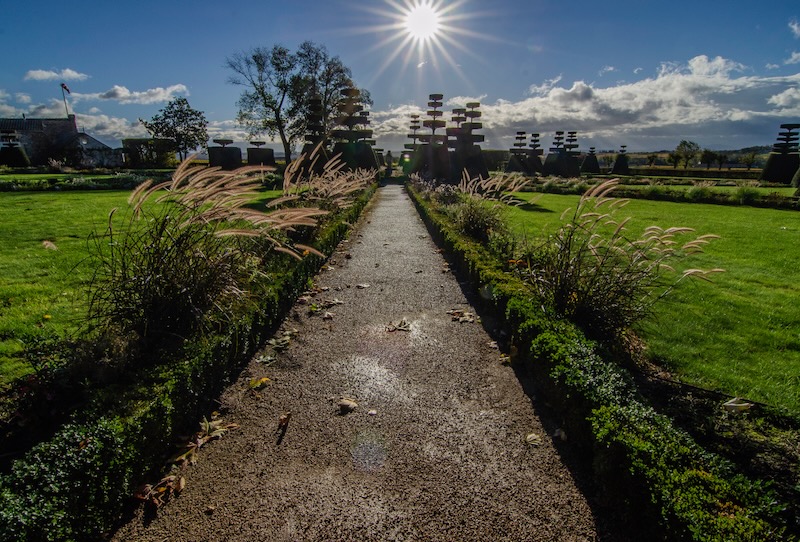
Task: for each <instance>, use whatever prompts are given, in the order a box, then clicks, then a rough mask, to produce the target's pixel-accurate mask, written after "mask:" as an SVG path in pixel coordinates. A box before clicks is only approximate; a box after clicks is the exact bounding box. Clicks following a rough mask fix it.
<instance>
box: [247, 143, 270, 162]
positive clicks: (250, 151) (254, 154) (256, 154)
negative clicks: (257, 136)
mask: <svg viewBox="0 0 800 542" xmlns="http://www.w3.org/2000/svg"><path fill="white" fill-rule="evenodd" d="M250 144H251V145H252V147H247V165H248V166H273V167H274V166H275V151H274V150H272V149H269V148H267V149H262V148H261V147H262V146H263V145H266V142H265V141H251V142H250Z"/></svg>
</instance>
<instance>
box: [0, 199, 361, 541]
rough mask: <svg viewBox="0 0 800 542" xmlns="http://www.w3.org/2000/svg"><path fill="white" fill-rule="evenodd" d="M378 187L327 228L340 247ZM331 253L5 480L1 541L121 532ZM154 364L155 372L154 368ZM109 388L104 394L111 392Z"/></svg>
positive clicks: (87, 413) (330, 245)
mask: <svg viewBox="0 0 800 542" xmlns="http://www.w3.org/2000/svg"><path fill="white" fill-rule="evenodd" d="M374 192H375V185H373V186H372V187H371V188H369V189H368V190H367V191H365V193H364V194H362V195H361V196H360V197H359V198H358V200H357V201H356V202H355V204H354V205H352V206H351V207H349V208H348V209H346V210H345V211H344V212H342V213H340V214H338V215H337V216H336V217H335V218H334V219H333V220H332V221H328V222H327V223H325V224H323V225H322V226H321V229H320V230H319V232H318V234H317V236H316V241H315V243H314V244H315V246H316V248H318V249H319V250H320V251H321V252H323V253H325V254H327V255H330V254H331V253H332V252H333V250H334V249H335V248H336V246H337V245H338V244H339V242H340V241H341V240H342V239H344V238H345V236H346V235H347V233H348V232H349V231H350V229H351V226H350V224H353V223H355V221H356V220H357V219H358V217H359V215H360V214H361V212H362V211H363V209H364V207H365V206H366V204H367V203H368V202H369V200H370V198H371V197H372V195H373V194H374ZM323 263H324V261H323V260H322V259H321V258H319V257H314V256H308V257H306V258H304V259H303V260H302V261H300V262H297V263H296V265H294V266H293V267H291V269H290V270H289V271H288V272H287V273H286V274H285V275H283V276H282V280H281V281H280V282H278V283H276V284H275V285H274V286H273V288H272V290H271V292H270V294H269V295H268V296H266V297H265V298H264V299H263V302H262V303H261V304H260V307H259V308H258V309H257V310H256V311H255V312H253V313H251V314H248V315H244V316H243V317H242V319H241V320H240V321H239V322H238V323H237V324H236V325H235V326H233V327H232V328H230V329H228V330H226V331H225V332H224V333H222V334H218V335H213V336H206V337H202V338H200V339H199V340H197V341H195V342H192V343H190V344H186V345H185V347H184V349H183V351H182V353H181V354H180V355H179V356H178V358H177V359H174V360H172V361H170V362H168V363H165V364H162V365H161V366H160V367H159V368H157V369H155V370H153V369H151V372H150V373H147V372H144V373H143V374H141V375H139V377H140V378H141V380H139V379H138V378H137V382H135V383H134V384H133V385H131V384H127V385H125V384H122V385H120V386H118V387H115V388H113V389H106V390H103V392H102V394H98V397H96V398H95V400H94V401H93V402H92V403H91V404H90V406H89V407H88V408H87V409H85V410H84V411H82V412H80V413H77V414H76V415H74V416H72V417H71V420H70V422H69V423H67V424H66V425H65V426H64V427H62V428H61V429H60V430H59V431H58V432H57V433H56V434H55V435H54V436H53V437H52V438H51V439H50V440H48V441H46V442H43V443H40V444H39V445H37V446H35V447H34V448H33V449H32V450H30V452H28V453H27V454H26V455H25V456H23V457H22V458H20V459H19V460H17V461H15V462H14V464H13V466H12V468H11V472H10V473H9V474H8V475H6V476H3V477H2V478H0V539H2V540H7V541H9V542H11V541H39V540H41V541H56V540H58V541H65V540H97V539H100V538H103V537H104V536H106V535H108V534H109V533H111V532H112V531H113V529H114V528H115V527H116V525H117V523H118V522H119V521H120V518H121V517H122V515H123V513H124V511H125V509H126V504H127V503H129V502H130V499H131V496H132V495H133V492H134V489H135V488H136V486H137V485H138V484H140V483H141V482H142V481H144V480H145V479H146V477H147V476H149V475H152V476H157V473H158V472H159V471H160V470H161V469H163V467H164V461H165V458H166V457H168V456H169V454H170V453H171V452H172V451H173V447H174V438H175V436H176V435H178V434H180V432H181V431H185V430H186V429H187V428H191V427H194V426H196V424H197V422H198V421H199V420H200V419H201V417H203V416H204V415H207V414H208V412H209V411H210V410H212V402H213V398H214V397H217V396H218V395H219V394H220V393H221V392H222V390H223V389H224V387H225V386H226V385H227V384H229V383H230V382H231V381H232V380H233V379H235V377H236V374H237V373H238V371H239V370H240V369H241V367H242V366H243V365H244V364H245V363H246V362H247V360H249V359H250V358H251V357H252V356H253V355H254V354H255V352H256V351H257V349H258V348H259V347H260V346H261V345H263V344H264V342H265V341H266V340H267V339H268V338H269V335H270V334H271V333H273V332H274V330H275V329H276V328H277V326H278V325H279V324H280V323H281V321H282V320H283V317H284V316H285V314H286V313H287V312H288V310H289V309H290V308H291V307H292V305H293V303H294V301H295V299H296V298H297V296H298V295H300V293H301V292H303V291H304V290H305V289H306V285H307V282H308V279H310V278H311V277H313V276H314V275H315V274H316V272H317V271H318V270H319V269H320V267H321V266H322V264H323ZM153 371H154V372H153ZM101 395H102V396H101Z"/></svg>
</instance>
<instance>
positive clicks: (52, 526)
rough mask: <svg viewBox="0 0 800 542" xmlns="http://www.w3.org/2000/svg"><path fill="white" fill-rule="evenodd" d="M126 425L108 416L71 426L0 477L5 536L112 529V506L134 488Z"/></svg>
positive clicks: (0, 533)
mask: <svg viewBox="0 0 800 542" xmlns="http://www.w3.org/2000/svg"><path fill="white" fill-rule="evenodd" d="M121 429H122V428H121V425H120V424H119V423H117V422H110V421H108V420H103V421H102V422H101V423H99V424H97V425H95V426H94V427H91V428H89V427H84V426H80V425H67V426H65V427H64V428H63V429H62V430H61V431H59V432H58V433H57V434H56V436H55V438H53V439H52V440H50V441H48V442H46V443H43V444H40V445H39V446H37V447H36V448H34V449H33V450H32V451H31V453H29V454H28V455H27V456H26V457H25V459H24V460H20V461H17V462H15V463H14V466H13V469H12V471H11V473H10V475H8V476H7V477H5V479H3V480H2V481H0V483H1V484H2V489H0V539H2V540H8V541H9V542H11V541H15V540H19V541H34V540H43V541H44V540H47V541H66V540H87V539H96V538H99V537H100V536H101V535H102V534H103V533H105V532H107V531H108V530H110V529H111V527H112V526H113V520H112V519H111V518H109V515H108V510H109V509H119V507H120V506H121V505H122V502H123V500H124V499H125V498H126V496H128V495H130V494H132V491H133V488H132V487H130V485H129V482H128V480H129V479H130V476H129V475H128V472H129V468H130V464H129V463H128V459H129V456H130V454H131V450H130V449H128V448H126V446H125V439H124V437H123V435H122V431H121ZM108 474H110V476H107V475H108ZM114 519H116V518H114Z"/></svg>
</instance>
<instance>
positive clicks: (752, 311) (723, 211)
mask: <svg viewBox="0 0 800 542" xmlns="http://www.w3.org/2000/svg"><path fill="white" fill-rule="evenodd" d="M522 197H523V198H525V199H527V200H529V201H534V202H535V205H531V206H526V207H525V208H521V209H513V210H511V211H510V212H509V218H510V219H511V222H512V227H513V228H514V230H515V232H516V233H518V234H520V235H524V236H526V237H527V238H528V239H541V238H543V237H546V236H547V235H548V234H549V233H551V232H553V231H555V229H556V228H558V226H559V224H560V220H559V218H560V215H561V213H562V211H563V210H564V209H565V208H568V207H569V208H572V209H574V208H575V205H576V204H577V201H578V198H577V196H558V195H550V194H543V195H540V194H523V195H522ZM619 213H620V214H619V216H621V217H625V216H630V217H632V220H631V221H630V223H629V225H628V230H629V231H630V232H631V234H632V236H635V235H637V234H638V233H639V232H640V231H641V230H642V229H643V228H645V227H647V226H650V225H658V226H661V227H665V228H666V227H671V226H688V227H691V228H694V229H695V230H696V232H697V233H699V234H706V233H713V234H717V235H720V236H721V239H718V240H715V241H713V242H712V243H711V244H710V245H708V246H707V248H706V250H705V252H704V254H701V255H695V256H692V257H690V258H688V259H687V260H686V261H685V265H686V267H687V268H688V267H699V268H716V267H720V268H723V269H725V270H726V272H725V273H720V274H716V275H714V276H713V279H712V280H713V282H711V283H708V282H704V281H700V280H689V281H684V282H683V283H681V284H680V285H679V286H678V288H676V289H675V290H674V291H673V292H672V293H671V294H670V295H669V296H668V297H667V298H665V299H664V300H662V301H661V302H660V304H658V305H657V306H656V311H655V312H656V314H655V317H654V318H653V319H651V320H649V321H646V322H642V323H641V326H640V329H639V331H640V332H641V334H642V336H643V338H644V339H645V341H646V342H647V344H648V348H649V352H650V355H651V357H652V359H653V360H654V361H656V362H658V363H660V364H663V365H664V366H666V367H667V368H669V369H670V370H672V371H674V372H676V373H677V374H678V375H679V376H680V378H681V379H683V380H685V381H687V382H690V383H693V384H696V385H699V386H702V387H705V388H710V389H716V390H719V391H722V392H725V393H727V394H730V395H736V396H740V397H746V398H749V399H751V400H754V401H759V402H763V403H767V404H770V405H773V406H778V407H784V408H786V409H788V410H789V411H791V412H792V413H794V414H798V413H800V213H798V212H795V211H781V210H772V209H757V208H752V207H738V206H737V207H729V206H721V205H704V204H689V203H671V202H656V201H647V200H632V201H631V202H630V203H629V204H628V205H627V206H626V207H624V208H623V209H621V210H620V211H619Z"/></svg>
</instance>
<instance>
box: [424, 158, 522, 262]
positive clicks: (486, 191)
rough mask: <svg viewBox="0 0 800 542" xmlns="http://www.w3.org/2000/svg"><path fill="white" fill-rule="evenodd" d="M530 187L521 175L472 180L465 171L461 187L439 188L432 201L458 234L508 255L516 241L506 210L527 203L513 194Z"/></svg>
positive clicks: (503, 175) (444, 186) (433, 191)
mask: <svg viewBox="0 0 800 542" xmlns="http://www.w3.org/2000/svg"><path fill="white" fill-rule="evenodd" d="M528 184H530V179H529V178H527V177H525V176H523V175H519V174H514V173H512V174H505V173H503V174H498V175H493V176H491V177H489V178H487V179H483V178H480V177H477V178H472V179H471V178H469V176H468V175H467V172H466V170H465V171H464V173H463V175H462V178H461V182H460V183H459V184H458V185H444V184H443V185H439V186H436V187H435V188H434V189H433V190H432V194H433V195H432V198H433V199H434V200H435V201H437V202H439V203H440V204H441V205H442V206H443V208H444V210H445V212H446V213H447V215H448V216H449V217H450V219H451V220H452V221H453V224H454V225H455V227H456V228H457V229H458V231H460V232H461V233H463V234H464V235H467V236H469V237H471V238H472V239H475V240H476V241H478V242H480V243H483V244H485V245H487V246H488V247H489V248H490V249H491V250H492V251H493V252H495V253H497V254H500V255H506V254H507V253H509V252H510V251H512V250H513V246H514V242H513V238H512V236H511V230H510V228H509V226H508V221H507V220H506V217H505V215H504V210H505V208H506V207H507V206H508V205H521V204H523V203H524V202H523V201H522V200H520V199H518V198H516V197H514V195H513V194H514V193H515V192H520V191H522V190H523V189H524V188H525V187H527V186H528ZM429 190H430V187H429Z"/></svg>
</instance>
